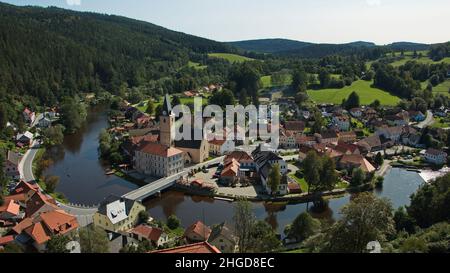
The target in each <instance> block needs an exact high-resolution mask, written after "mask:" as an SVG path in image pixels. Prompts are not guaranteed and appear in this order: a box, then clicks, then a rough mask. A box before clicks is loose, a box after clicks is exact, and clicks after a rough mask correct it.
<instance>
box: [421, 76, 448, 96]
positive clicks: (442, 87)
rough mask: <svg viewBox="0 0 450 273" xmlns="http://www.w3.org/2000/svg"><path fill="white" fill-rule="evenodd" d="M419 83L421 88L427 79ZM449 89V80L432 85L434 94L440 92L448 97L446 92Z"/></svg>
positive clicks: (424, 85)
mask: <svg viewBox="0 0 450 273" xmlns="http://www.w3.org/2000/svg"><path fill="white" fill-rule="evenodd" d="M420 85H421V87H422V89H425V88H426V87H427V86H428V81H424V82H421V83H420ZM449 90H450V80H446V81H444V82H443V83H441V84H438V85H436V86H434V87H433V93H434V94H435V95H437V94H441V95H444V96H447V97H450V93H449V92H448V91H449Z"/></svg>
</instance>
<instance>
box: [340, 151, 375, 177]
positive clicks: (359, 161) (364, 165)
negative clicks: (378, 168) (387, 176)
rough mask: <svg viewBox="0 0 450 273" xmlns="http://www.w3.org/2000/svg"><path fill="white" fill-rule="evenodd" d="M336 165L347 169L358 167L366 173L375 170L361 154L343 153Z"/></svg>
mask: <svg viewBox="0 0 450 273" xmlns="http://www.w3.org/2000/svg"><path fill="white" fill-rule="evenodd" d="M338 166H339V168H340V169H347V170H352V169H355V168H360V169H361V170H363V171H364V172H366V173H371V172H374V171H375V167H374V166H373V165H372V164H370V162H369V161H367V159H366V158H365V157H364V156H362V155H343V156H342V158H341V160H340V161H339V164H338Z"/></svg>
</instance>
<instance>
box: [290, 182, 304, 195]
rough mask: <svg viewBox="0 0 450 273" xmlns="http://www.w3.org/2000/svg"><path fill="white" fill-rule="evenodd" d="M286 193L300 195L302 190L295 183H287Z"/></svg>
mask: <svg viewBox="0 0 450 273" xmlns="http://www.w3.org/2000/svg"><path fill="white" fill-rule="evenodd" d="M288 191H289V193H290V194H296V193H302V188H301V187H300V184H298V183H297V182H289V183H288Z"/></svg>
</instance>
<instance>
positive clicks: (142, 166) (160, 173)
mask: <svg viewBox="0 0 450 273" xmlns="http://www.w3.org/2000/svg"><path fill="white" fill-rule="evenodd" d="M134 166H135V169H136V170H137V171H138V172H140V173H143V174H146V175H151V176H156V177H167V176H171V175H174V174H177V173H179V172H181V171H183V168H184V160H183V151H181V150H179V149H177V148H173V147H167V146H165V145H162V144H159V143H145V144H143V145H142V146H141V147H139V148H138V149H137V150H136V152H135V156H134Z"/></svg>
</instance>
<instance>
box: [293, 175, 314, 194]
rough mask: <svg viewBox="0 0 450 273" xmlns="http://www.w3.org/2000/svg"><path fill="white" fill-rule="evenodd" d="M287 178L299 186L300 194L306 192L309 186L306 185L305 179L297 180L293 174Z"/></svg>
mask: <svg viewBox="0 0 450 273" xmlns="http://www.w3.org/2000/svg"><path fill="white" fill-rule="evenodd" d="M289 177H291V178H292V179H294V180H295V181H296V182H297V183H298V184H299V185H300V188H301V189H302V192H308V189H309V186H308V183H306V181H305V178H299V177H297V176H296V175H295V173H291V174H289Z"/></svg>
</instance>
